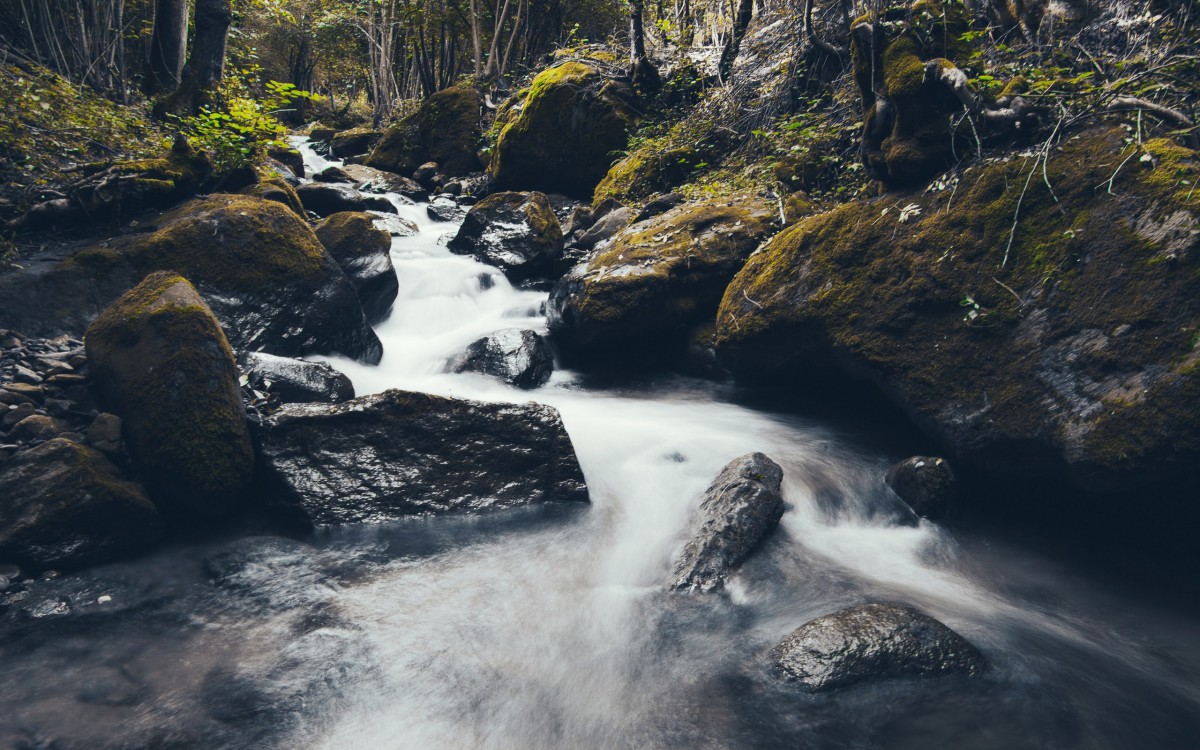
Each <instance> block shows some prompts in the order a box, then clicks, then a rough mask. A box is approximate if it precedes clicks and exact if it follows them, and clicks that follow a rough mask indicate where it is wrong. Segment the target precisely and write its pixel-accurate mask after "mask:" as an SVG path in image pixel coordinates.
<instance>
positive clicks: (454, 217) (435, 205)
mask: <svg viewBox="0 0 1200 750" xmlns="http://www.w3.org/2000/svg"><path fill="white" fill-rule="evenodd" d="M425 213H427V214H429V218H431V219H433V220H434V221H447V222H451V221H461V220H462V219H463V217H464V216H466V215H467V211H466V209H464V208H463V207H462V206H460V205H458V201H456V200H454V197H453V196H449V195H438V196H435V197H434V198H433V200H431V201H429V205H428V206H426V207H425Z"/></svg>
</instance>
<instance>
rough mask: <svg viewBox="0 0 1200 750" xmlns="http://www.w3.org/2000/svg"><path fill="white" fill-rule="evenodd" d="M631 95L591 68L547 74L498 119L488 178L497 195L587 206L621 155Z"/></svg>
mask: <svg viewBox="0 0 1200 750" xmlns="http://www.w3.org/2000/svg"><path fill="white" fill-rule="evenodd" d="M632 98H633V91H632V89H630V88H629V86H628V85H626V84H621V83H617V82H615V81H608V80H605V78H604V77H603V76H602V75H601V74H600V71H598V70H597V69H596V68H593V67H592V66H590V65H587V64H585V63H582V62H574V61H573V62H565V63H562V64H560V65H555V66H554V67H552V68H547V69H546V70H543V71H542V72H541V73H539V74H538V76H537V77H536V78H534V79H533V83H532V84H530V86H529V90H528V93H526V94H525V97H524V99H523V100H522V101H521V102H520V104H519V105H517V106H514V107H512V108H511V109H510V110H509V111H508V112H506V113H504V114H503V115H502V116H503V117H506V118H507V122H504V124H503V125H502V126H501V128H500V131H499V133H500V134H499V138H498V140H497V142H496V150H495V153H494V154H493V155H492V162H491V164H490V165H489V167H488V171H489V172H490V173H491V175H492V177H493V178H495V180H496V183H497V185H498V186H499V187H500V188H501V189H502V190H541V191H542V192H546V193H565V194H566V195H570V196H573V197H576V198H584V199H589V200H590V199H591V197H592V190H593V189H594V188H595V187H596V184H597V183H599V182H600V180H601V179H603V177H604V175H605V174H606V173H607V172H608V168H609V166H610V165H611V164H612V162H613V156H612V154H613V152H614V151H622V150H624V148H625V145H626V141H627V139H628V128H629V126H630V124H632V122H633V120H634V112H633V109H632V108H631V106H630V103H631V100H632Z"/></svg>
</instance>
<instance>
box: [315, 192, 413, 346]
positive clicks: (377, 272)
mask: <svg viewBox="0 0 1200 750" xmlns="http://www.w3.org/2000/svg"><path fill="white" fill-rule="evenodd" d="M374 218H375V217H373V216H372V215H371V214H368V213H357V212H343V213H337V214H333V215H332V216H330V217H329V218H327V219H325V220H324V221H322V222H321V223H320V224H317V226H316V228H315V229H314V231H315V232H316V235H317V239H319V240H320V241H321V244H322V245H324V246H325V249H326V250H327V251H328V252H329V254H330V255H331V256H333V259H334V260H336V261H337V262H338V265H339V266H341V267H342V270H343V271H345V272H346V275H347V276H349V277H350V281H351V283H353V284H354V289H355V291H357V292H358V299H359V301H360V302H361V303H362V308H363V314H364V315H366V316H367V322H368V323H371V324H374V323H378V322H379V321H381V320H383V319H384V318H385V317H387V314H388V311H390V310H391V309H392V303H393V302H395V301H396V293H397V291H399V289H400V283H399V281H398V280H397V279H396V269H395V267H394V266H393V265H392V254H391V249H392V238H391V235H390V234H389V233H388V232H386V231H384V230H382V229H377V228H376V227H375V224H374Z"/></svg>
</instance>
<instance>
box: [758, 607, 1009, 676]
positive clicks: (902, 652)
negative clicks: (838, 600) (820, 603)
mask: <svg viewBox="0 0 1200 750" xmlns="http://www.w3.org/2000/svg"><path fill="white" fill-rule="evenodd" d="M771 662H772V664H773V666H774V668H775V670H776V671H777V673H778V674H779V675H780V676H781V677H782V678H783V679H785V680H787V681H789V682H794V683H796V684H798V685H799V686H801V687H803V688H804V689H806V690H809V691H812V692H826V691H830V690H837V689H840V688H847V687H851V686H854V685H858V684H862V683H872V682H877V681H881V680H888V679H895V678H914V677H931V676H934V675H947V674H959V675H966V676H972V675H977V674H980V673H982V672H984V671H985V670H986V669H987V666H988V665H987V661H986V660H985V659H984V657H983V655H982V654H981V653H980V652H979V649H977V648H975V646H973V645H971V643H969V642H968V641H967V640H966V639H964V638H963V637H962V636H960V635H959V634H958V633H955V632H954V631H953V630H951V629H950V628H948V627H946V626H945V625H944V624H942V623H941V622H939V621H937V620H935V619H933V618H932V617H929V616H928V615H925V614H922V613H920V612H918V611H917V610H915V609H913V608H911V607H905V606H901V605H897V604H866V605H862V606H857V607H850V608H848V609H844V610H841V611H840V612H835V613H833V614H830V615H825V616H824V617H818V618H817V619H815V620H812V621H811V622H809V623H806V624H804V625H802V626H800V627H799V628H797V629H796V630H795V631H793V632H792V633H791V634H790V635H789V636H788V637H787V638H785V639H784V640H783V642H782V643H780V644H779V645H778V646H777V647H776V648H775V649H774V650H772V652H771Z"/></svg>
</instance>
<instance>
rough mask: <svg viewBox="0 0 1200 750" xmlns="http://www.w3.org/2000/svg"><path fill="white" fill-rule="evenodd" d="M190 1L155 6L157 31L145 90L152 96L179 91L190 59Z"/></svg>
mask: <svg viewBox="0 0 1200 750" xmlns="http://www.w3.org/2000/svg"><path fill="white" fill-rule="evenodd" d="M187 26H188V4H187V0H158V2H156V3H155V5H154V31H153V33H152V34H151V36H150V54H149V57H148V59H147V61H146V63H147V65H146V67H147V71H146V73H147V75H146V79H145V81H144V83H143V88H144V89H145V91H146V93H147V94H149V95H152V96H153V95H155V94H170V93H171V92H173V91H175V89H177V88H179V83H180V81H181V80H182V78H183V64H184V61H185V60H186V59H187Z"/></svg>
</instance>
